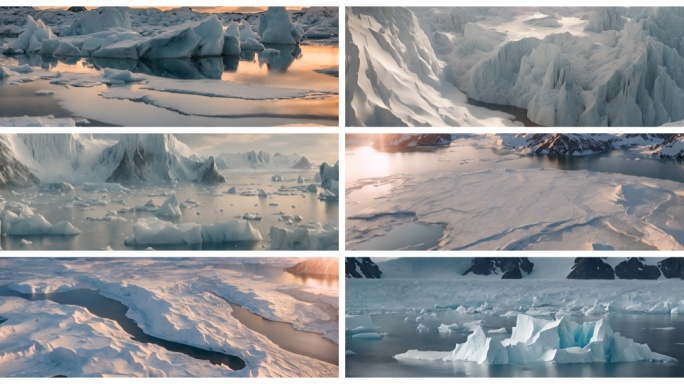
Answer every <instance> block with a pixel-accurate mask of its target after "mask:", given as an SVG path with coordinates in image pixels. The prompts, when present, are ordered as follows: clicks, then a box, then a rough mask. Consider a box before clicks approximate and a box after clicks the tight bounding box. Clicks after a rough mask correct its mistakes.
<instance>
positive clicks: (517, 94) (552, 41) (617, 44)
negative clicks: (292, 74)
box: [347, 7, 684, 126]
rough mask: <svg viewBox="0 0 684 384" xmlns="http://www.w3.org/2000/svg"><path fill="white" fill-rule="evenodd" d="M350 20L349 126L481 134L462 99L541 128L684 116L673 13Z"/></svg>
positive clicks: (389, 11) (389, 13)
mask: <svg viewBox="0 0 684 384" xmlns="http://www.w3.org/2000/svg"><path fill="white" fill-rule="evenodd" d="M347 21H348V28H347V33H348V35H347V41H348V46H347V64H348V65H347V79H348V81H347V125H354V126H358V125H375V126H388V125H397V126H398V125H415V126H420V125H432V126H444V125H460V124H463V123H469V124H470V125H473V126H476V125H481V123H482V122H483V119H484V118H486V117H487V116H486V115H480V114H478V115H477V117H473V115H474V114H475V113H476V112H474V110H473V109H472V108H471V107H470V106H467V105H466V102H465V100H464V98H462V97H461V96H462V94H461V92H463V93H465V94H467V95H468V97H469V98H472V99H474V100H477V101H480V102H485V103H490V104H498V105H505V106H514V107H519V108H524V109H526V110H527V112H526V114H527V117H528V118H529V119H530V120H532V121H533V122H534V123H537V124H541V125H546V126H578V125H581V126H659V125H663V124H666V123H669V122H674V121H681V120H682V119H683V118H684V110H683V109H682V108H681V107H680V106H681V105H682V104H683V103H684V43H683V41H684V40H683V39H682V37H681V36H682V32H684V31H683V29H684V27H682V25H684V8H681V7H673V8H661V7H652V8H644V7H641V8H614V7H600V8H566V9H563V8H415V9H405V8H358V9H357V8H353V9H348V11H347ZM437 83H441V84H437ZM444 83H451V84H453V85H455V86H456V87H457V88H458V89H459V90H460V92H459V91H453V90H449V89H448V87H447V86H445V85H444ZM459 107H460V109H459Z"/></svg>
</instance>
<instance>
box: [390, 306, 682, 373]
mask: <svg viewBox="0 0 684 384" xmlns="http://www.w3.org/2000/svg"><path fill="white" fill-rule="evenodd" d="M394 358H395V359H397V360H432V361H439V360H441V361H470V362H475V363H478V364H488V365H494V364H527V363H532V362H555V363H559V364H579V363H593V362H605V363H617V362H627V361H659V362H676V361H677V360H676V359H674V358H672V357H669V356H665V355H662V354H659V353H656V352H652V351H651V349H650V348H649V347H648V345H646V344H639V343H636V342H634V341H633V340H632V339H628V338H626V337H624V336H622V335H620V333H619V332H613V330H612V329H611V327H610V325H608V323H607V322H606V321H605V320H604V319H600V320H597V321H588V322H585V323H576V322H574V321H572V320H569V319H568V318H567V317H562V318H560V319H558V320H545V319H539V318H534V317H532V316H528V315H524V314H518V317H517V320H516V326H515V327H513V333H512V334H511V337H510V338H507V339H503V340H499V339H494V338H490V337H487V336H486V335H485V332H484V330H483V329H482V327H481V326H479V325H478V326H476V327H475V329H474V332H473V333H472V334H471V335H470V336H468V339H467V340H466V342H465V343H463V344H458V345H456V348H455V349H454V350H453V351H451V352H435V351H417V350H410V351H407V352H405V353H402V354H398V355H395V356H394Z"/></svg>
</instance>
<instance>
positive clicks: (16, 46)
mask: <svg viewBox="0 0 684 384" xmlns="http://www.w3.org/2000/svg"><path fill="white" fill-rule="evenodd" d="M129 11H130V12H133V11H132V10H128V9H126V8H119V7H102V8H100V9H96V10H92V11H88V12H84V13H83V16H81V17H80V18H78V19H77V20H75V21H74V22H73V24H71V26H70V27H69V28H66V29H64V30H62V31H61V32H60V36H55V34H54V33H53V32H52V30H51V28H50V27H47V26H46V25H45V23H44V22H43V21H42V20H38V21H36V20H35V19H34V18H33V17H32V16H31V15H27V16H26V17H27V24H26V27H25V28H24V31H23V32H22V33H21V34H20V35H19V36H18V38H16V39H15V40H13V41H11V42H10V43H9V44H8V45H5V46H4V49H3V51H4V53H6V54H22V53H29V52H30V53H38V54H41V55H56V56H74V57H99V58H112V59H168V58H193V57H212V56H222V55H238V54H240V50H241V49H255V50H263V49H264V46H263V45H262V44H261V43H260V42H259V40H261V42H263V43H274V44H299V42H300V41H301V39H302V36H303V35H304V30H303V28H302V26H301V25H300V24H299V23H293V22H292V19H291V16H290V14H289V12H288V11H287V10H286V9H285V8H284V7H269V9H268V10H267V11H266V12H265V13H264V14H263V15H262V16H261V17H260V20H259V34H258V35H257V34H255V33H253V31H252V27H251V26H250V24H249V22H248V21H247V20H246V19H245V20H243V21H242V29H239V28H238V25H237V24H236V23H235V22H230V23H229V25H228V26H227V28H226V30H225V31H224V25H223V23H222V22H221V20H219V18H218V17H217V16H216V15H209V16H206V17H204V18H203V19H202V20H197V21H187V22H184V23H181V24H180V25H173V26H169V24H170V22H169V20H164V21H163V23H162V25H163V26H165V27H166V28H164V29H152V30H141V31H140V32H138V31H135V30H133V27H132V21H131V15H130V14H129Z"/></svg>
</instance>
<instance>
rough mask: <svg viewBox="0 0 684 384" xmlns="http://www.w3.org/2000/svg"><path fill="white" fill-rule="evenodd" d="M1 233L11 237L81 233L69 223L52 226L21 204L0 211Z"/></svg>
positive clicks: (62, 222) (8, 204) (14, 204)
mask: <svg viewBox="0 0 684 384" xmlns="http://www.w3.org/2000/svg"><path fill="white" fill-rule="evenodd" d="M0 231H1V232H2V233H3V234H7V235H10V236H29V235H55V236H59V235H65V236H69V235H78V234H79V233H81V231H80V230H79V229H78V228H76V227H74V226H73V225H72V224H71V223H70V222H68V221H61V222H59V223H56V224H51V223H50V222H49V221H47V219H46V218H45V217H43V216H42V215H39V214H37V213H34V212H33V210H32V209H31V208H29V207H28V206H27V205H25V204H21V203H7V204H5V209H3V210H2V211H0Z"/></svg>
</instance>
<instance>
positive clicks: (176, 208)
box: [150, 193, 183, 217]
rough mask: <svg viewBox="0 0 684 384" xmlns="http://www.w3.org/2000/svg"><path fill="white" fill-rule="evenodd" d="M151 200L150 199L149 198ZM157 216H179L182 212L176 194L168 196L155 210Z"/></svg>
mask: <svg viewBox="0 0 684 384" xmlns="http://www.w3.org/2000/svg"><path fill="white" fill-rule="evenodd" d="M150 201H151V200H150ZM157 216H162V217H181V216H183V213H182V212H181V207H180V202H179V201H178V198H177V197H176V194H175V193H174V194H172V195H171V196H169V197H168V198H167V199H166V201H164V204H162V206H161V207H160V208H159V209H158V210H157Z"/></svg>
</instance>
